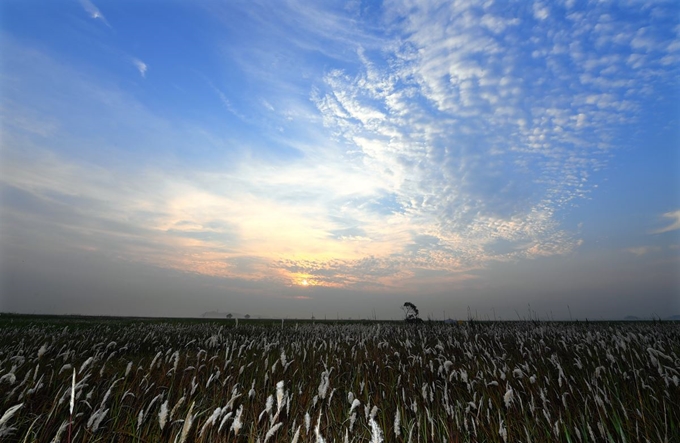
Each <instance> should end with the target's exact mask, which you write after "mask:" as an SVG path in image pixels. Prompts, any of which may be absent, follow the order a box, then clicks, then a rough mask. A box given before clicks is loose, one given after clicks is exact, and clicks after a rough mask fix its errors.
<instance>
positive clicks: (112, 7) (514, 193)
mask: <svg viewBox="0 0 680 443" xmlns="http://www.w3.org/2000/svg"><path fill="white" fill-rule="evenodd" d="M0 8H1V10H0V20H1V29H0V32H1V34H0V63H1V65H0V70H1V74H2V78H1V83H0V100H1V101H0V109H1V111H2V130H1V133H0V134H1V139H0V141H1V148H2V150H1V151H0V160H1V163H0V168H1V171H2V176H1V178H0V190H1V192H2V194H1V198H0V205H1V206H0V209H1V212H0V217H1V218H0V222H1V225H0V230H1V232H2V236H1V239H0V248H1V249H0V252H1V256H0V271H1V272H2V275H1V276H2V294H1V295H2V299H0V300H1V301H2V305H3V306H2V310H4V311H21V312H57V313H66V312H78V313H98V314H114V315H118V314H140V315H196V314H200V313H202V312H204V311H209V310H215V309H219V310H220V311H231V312H235V313H242V314H245V313H251V314H254V315H262V316H288V317H295V316H309V315H311V314H313V313H315V314H316V315H317V316H319V315H328V316H336V315H339V316H353V317H361V316H365V315H366V313H367V312H370V311H371V310H372V309H376V311H377V315H378V316H381V317H384V318H397V317H398V316H399V315H400V311H399V306H400V305H401V304H403V302H404V301H408V300H410V301H413V302H414V303H415V304H416V305H418V306H419V307H420V308H421V311H422V312H423V313H427V314H428V315H431V316H432V317H438V318H441V317H443V316H444V315H446V316H457V317H460V318H463V317H465V316H466V315H467V307H468V306H470V307H471V308H474V309H475V310H476V311H477V312H478V314H479V316H480V317H482V318H484V317H485V316H487V315H489V314H488V313H489V312H491V310H492V309H493V312H494V313H495V314H498V315H501V316H504V317H505V318H516V315H515V310H522V312H524V311H526V310H527V305H529V304H530V305H531V306H532V309H534V310H536V311H537V313H538V314H540V315H543V316H548V315H550V314H549V313H550V312H554V313H555V314H554V315H555V316H557V317H562V318H564V317H565V316H568V313H567V306H569V308H568V309H570V310H571V311H572V313H575V314H576V315H577V316H580V317H591V318H613V317H617V316H623V315H639V316H643V317H645V316H646V317H649V316H651V315H661V316H665V315H666V314H668V315H671V314H678V313H680V279H679V277H678V275H680V272H679V271H680V260H679V259H680V255H679V254H680V177H679V175H678V174H679V167H680V158H679V154H678V153H679V152H680V150H679V149H678V148H679V143H680V133H679V130H678V128H679V127H680V124H679V121H678V120H679V117H680V107H679V105H678V103H680V94H679V89H678V78H680V76H679V75H678V74H679V68H680V20H679V19H678V17H679V14H680V8H679V7H678V4H677V2H673V1H633V0H631V1H621V2H585V1H555V2H534V3H532V2H525V1H517V2H512V1H508V2H493V1H489V2H466V1H455V2H451V1H445V2H435V1H420V0H390V1H384V2H377V1H376V2H362V1H350V2H302V1H279V2H267V1H261V2H260V1H248V2H238V1H236V2H231V1H229V2H226V1H225V2H219V1H198V2H184V1H174V2H156V1H141V2H114V1H94V2H91V1H89V0H83V1H80V2H79V1H65V0H64V1H57V2H47V1H44V2H43V1H29V2H19V1H10V2H3V4H2V6H0Z"/></svg>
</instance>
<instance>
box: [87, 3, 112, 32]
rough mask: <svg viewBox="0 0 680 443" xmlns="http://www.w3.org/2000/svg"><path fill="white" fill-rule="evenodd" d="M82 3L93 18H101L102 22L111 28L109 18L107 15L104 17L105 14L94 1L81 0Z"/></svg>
mask: <svg viewBox="0 0 680 443" xmlns="http://www.w3.org/2000/svg"><path fill="white" fill-rule="evenodd" d="M80 4H81V5H82V6H83V8H84V9H85V12H87V13H88V14H89V15H90V17H91V18H93V19H95V20H101V21H102V23H104V24H105V25H106V26H108V27H109V28H110V27H111V25H110V24H109V22H108V20H106V17H104V14H102V12H101V11H100V10H99V8H97V7H96V6H95V5H94V3H92V2H91V1H90V0H80Z"/></svg>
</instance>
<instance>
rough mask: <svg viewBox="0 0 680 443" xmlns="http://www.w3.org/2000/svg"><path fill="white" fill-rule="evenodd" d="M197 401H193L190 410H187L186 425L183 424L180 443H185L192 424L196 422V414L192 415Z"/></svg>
mask: <svg viewBox="0 0 680 443" xmlns="http://www.w3.org/2000/svg"><path fill="white" fill-rule="evenodd" d="M195 404H196V402H191V406H189V412H187V416H186V418H185V419H184V426H182V434H181V436H180V439H179V443H184V442H185V441H186V439H187V436H188V435H189V431H191V425H192V424H193V422H194V416H193V415H192V412H193V410H194V405H195Z"/></svg>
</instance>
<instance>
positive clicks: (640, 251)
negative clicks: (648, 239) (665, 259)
mask: <svg viewBox="0 0 680 443" xmlns="http://www.w3.org/2000/svg"><path fill="white" fill-rule="evenodd" d="M660 249H661V248H659V247H658V246H639V247H637V248H627V249H626V252H630V253H631V254H634V255H637V256H643V255H647V254H649V253H651V252H657V251H659V250H660Z"/></svg>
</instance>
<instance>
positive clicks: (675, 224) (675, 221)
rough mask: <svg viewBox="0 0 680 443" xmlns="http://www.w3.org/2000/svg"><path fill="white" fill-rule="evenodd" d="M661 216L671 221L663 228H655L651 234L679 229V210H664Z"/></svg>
mask: <svg viewBox="0 0 680 443" xmlns="http://www.w3.org/2000/svg"><path fill="white" fill-rule="evenodd" d="M663 218H669V219H671V223H670V224H669V225H667V226H664V227H663V228H659V229H656V230H654V231H652V232H651V233H652V234H663V233H664V232H671V231H677V230H678V229H680V210H678V211H672V212H666V213H665V214H663Z"/></svg>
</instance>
